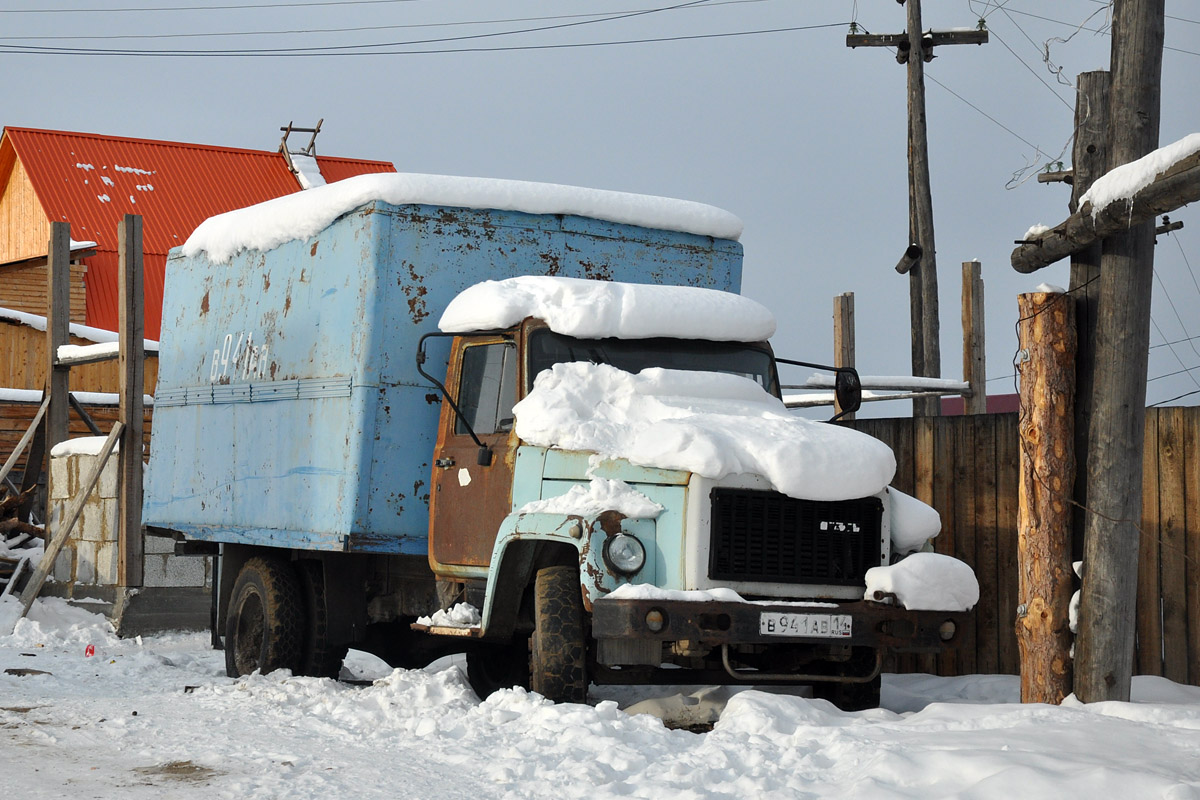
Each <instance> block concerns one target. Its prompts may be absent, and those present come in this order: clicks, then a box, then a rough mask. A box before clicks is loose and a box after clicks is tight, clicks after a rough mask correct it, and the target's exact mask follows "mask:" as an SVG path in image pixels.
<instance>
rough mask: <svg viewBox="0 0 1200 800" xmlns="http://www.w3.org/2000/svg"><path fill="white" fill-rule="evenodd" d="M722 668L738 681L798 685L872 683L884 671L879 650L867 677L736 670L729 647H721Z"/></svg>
mask: <svg viewBox="0 0 1200 800" xmlns="http://www.w3.org/2000/svg"><path fill="white" fill-rule="evenodd" d="M721 666H723V667H724V668H725V672H727V673H728V674H729V677H731V678H733V679H734V680H737V681H746V680H749V681H789V682H791V683H797V682H801V681H818V682H827V683H870V682H871V681H873V680H875V677H876V676H877V675H878V674H879V673H880V672H882V671H883V653H882V652H881V651H879V650H876V651H875V668H874V669H872V670H871V672H870V674H868V675H866V676H859V675H792V674H787V673H771V672H759V671H758V670H753V669H746V670H740V671H739V670H736V669H734V668H733V664H731V663H730V662H729V645H727V644H723V645H721Z"/></svg>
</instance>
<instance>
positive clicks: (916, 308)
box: [846, 0, 988, 416]
mask: <svg viewBox="0 0 1200 800" xmlns="http://www.w3.org/2000/svg"><path fill="white" fill-rule="evenodd" d="M899 2H901V3H904V2H905V0H899ZM906 5H907V23H908V24H907V30H906V31H905V33H902V34H883V35H876V34H858V33H851V34H849V35H847V36H846V46H847V47H860V46H865V47H895V48H896V61H897V62H899V63H901V64H906V65H907V67H908V237H909V243H910V247H911V246H912V245H917V246H918V247H919V248H920V252H921V255H920V257H919V258H918V259H916V260H915V261H914V262H912V264H911V267H910V268H909V270H908V272H909V313H910V320H911V325H912V369H913V375H915V376H920V377H929V378H938V377H941V374H942V367H941V346H940V344H939V337H940V333H941V331H940V325H939V322H938V290H937V258H936V256H935V253H934V251H935V247H934V239H933V196H932V193H931V191H930V188H929V141H928V137H927V136H926V128H925V62H926V61H931V60H933V57H934V55H933V48H934V47H935V46H938V45H943V44H984V43H985V42H987V40H988V34H987V31H986V30H976V31H928V32H923V31H922V26H921V0H907V3H906ZM938 409H939V406H938V399H937V398H936V397H926V398H918V399H915V400H913V414H914V416H937V414H938Z"/></svg>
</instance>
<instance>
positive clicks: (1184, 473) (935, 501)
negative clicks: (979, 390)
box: [847, 407, 1200, 685]
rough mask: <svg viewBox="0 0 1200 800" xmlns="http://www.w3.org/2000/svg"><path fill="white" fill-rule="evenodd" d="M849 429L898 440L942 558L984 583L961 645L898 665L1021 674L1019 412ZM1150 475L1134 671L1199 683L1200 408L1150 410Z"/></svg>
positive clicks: (908, 485)
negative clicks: (937, 524)
mask: <svg viewBox="0 0 1200 800" xmlns="http://www.w3.org/2000/svg"><path fill="white" fill-rule="evenodd" d="M847 424H848V425H849V426H850V427H854V428H856V429H858V430H861V431H863V432H865V433H869V434H871V435H872V436H875V437H877V438H879V439H881V440H883V441H884V442H887V443H888V444H889V445H891V447H892V449H893V450H894V451H895V452H896V463H897V470H896V479H895V481H894V485H895V487H896V488H897V489H899V490H900V491H902V492H906V493H908V494H911V495H914V496H915V497H919V498H920V499H922V500H925V501H926V502H930V503H931V504H932V505H933V506H934V508H936V509H937V510H938V512H939V513H940V514H941V515H942V533H941V535H940V536H939V537H938V538H937V539H936V540H935V544H936V549H937V551H938V552H941V553H946V554H949V555H953V556H955V557H957V558H960V559H962V560H963V561H966V562H967V563H968V564H970V565H971V566H972V567H973V568H974V569H975V574H976V576H977V577H978V578H979V593H980V597H979V605H978V606H976V609H975V626H974V630H973V631H972V632H971V633H970V634H969V635H968V636H967V637H966V638H965V639H964V641H963V642H962V644H961V645H960V647H959V648H958V649H956V650H955V651H952V652H949V653H946V654H945V655H942V656H939V657H937V658H936V659H934V658H929V657H904V658H901V659H899V660H898V663H896V664H895V665H894V669H896V670H897V671H901V672H935V673H938V674H942V675H963V674H970V673H976V672H978V673H1007V674H1017V673H1019V672H1020V655H1019V652H1018V650H1017V638H1016V634H1015V632H1014V628H1013V625H1014V621H1015V617H1016V608H1017V605H1018V603H1019V599H1018V597H1017V465H1018V459H1019V450H1018V448H1019V441H1018V438H1017V415H1016V414H987V415H979V416H966V417H961V416H960V417H936V418H919V419H907V418H906V419H860V420H856V421H854V422H851V423H847ZM1144 470H1145V480H1144V486H1143V512H1142V522H1141V528H1142V537H1141V555H1140V558H1139V568H1138V608H1137V624H1138V634H1137V636H1138V639H1137V654H1136V659H1135V664H1134V669H1135V674H1140V675H1161V676H1164V677H1167V678H1170V679H1171V680H1173V681H1176V682H1178V683H1190V684H1193V685H1200V407H1188V408H1180V407H1174V408H1151V409H1147V411H1146V448H1145V460H1144ZM1077 513H1080V512H1077Z"/></svg>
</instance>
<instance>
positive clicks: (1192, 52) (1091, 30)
mask: <svg viewBox="0 0 1200 800" xmlns="http://www.w3.org/2000/svg"><path fill="white" fill-rule="evenodd" d="M1005 11H1006V12H1007V13H1009V14H1020V15H1021V16H1024V17H1032V18H1034V19H1040V20H1044V21H1045V22H1053V23H1055V24H1057V25H1066V26H1067V27H1069V28H1075V27H1076V25H1075V23H1073V22H1066V21H1064V20H1061V19H1054V18H1052V17H1044V16H1042V15H1041V14H1034V13H1033V12H1031V11H1020V10H1018V9H1015V8H1006V9H1005ZM1182 21H1183V22H1193V20H1190V19H1189V20H1182ZM1078 30H1080V31H1087V32H1088V33H1096V34H1100V35H1101V36H1112V31H1109V30H1106V29H1104V28H1100V29H1097V28H1085V27H1079V28H1078ZM1163 50H1170V51H1172V52H1175V53H1184V54H1186V55H1189V56H1200V52H1196V51H1195V50H1185V49H1183V48H1182V47H1172V46H1170V45H1165V44H1164V45H1163Z"/></svg>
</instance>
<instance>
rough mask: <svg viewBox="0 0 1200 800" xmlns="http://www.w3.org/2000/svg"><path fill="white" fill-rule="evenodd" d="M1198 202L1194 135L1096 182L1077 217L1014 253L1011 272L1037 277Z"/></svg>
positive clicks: (1199, 166) (1199, 172)
mask: <svg viewBox="0 0 1200 800" xmlns="http://www.w3.org/2000/svg"><path fill="white" fill-rule="evenodd" d="M1097 187H1099V188H1098V189H1097ZM1121 200H1124V201H1125V202H1119V201H1121ZM1196 200H1200V134H1197V133H1193V134H1191V135H1189V136H1186V137H1184V138H1183V139H1180V140H1179V141H1178V142H1175V143H1174V144H1170V145H1167V146H1166V147H1162V148H1159V149H1158V150H1155V151H1154V152H1152V153H1150V154H1148V155H1146V156H1144V157H1142V158H1140V159H1138V160H1137V161H1133V162H1130V163H1128V164H1124V165H1122V166H1120V167H1117V168H1116V169H1114V170H1111V171H1109V172H1108V173H1107V174H1106V175H1104V176H1103V177H1101V178H1100V179H1099V180H1097V181H1096V182H1095V183H1094V184H1093V185H1092V188H1091V190H1089V191H1088V192H1087V193H1086V194H1084V195H1083V197H1081V198H1080V205H1079V210H1078V211H1077V212H1075V213H1074V214H1072V215H1071V216H1069V217H1067V219H1066V221H1065V222H1062V223H1060V224H1058V225H1056V226H1055V227H1053V228H1051V229H1050V230H1049V231H1047V232H1045V233H1043V234H1041V235H1040V236H1036V237H1034V238H1033V239H1030V240H1023V241H1024V244H1021V245H1020V246H1019V247H1017V248H1016V249H1015V250H1013V252H1012V257H1011V262H1012V266H1013V269H1015V270H1016V271H1017V272H1026V273H1028V272H1034V271H1036V270H1039V269H1041V268H1043V267H1047V266H1049V265H1050V264H1053V263H1054V262H1055V261H1058V260H1059V259H1063V258H1067V257H1068V256H1070V255H1072V254H1074V253H1076V252H1078V251H1080V250H1082V249H1084V248H1085V247H1088V246H1089V245H1091V244H1092V243H1093V242H1095V241H1096V240H1098V239H1103V238H1105V237H1107V236H1111V235H1113V234H1115V233H1119V232H1121V231H1125V230H1129V229H1130V228H1133V227H1135V226H1137V225H1139V224H1141V223H1143V222H1146V221H1147V220H1149V219H1152V218H1153V217H1156V216H1158V215H1159V214H1166V213H1168V212H1170V211H1174V210H1175V209H1177V208H1179V207H1180V206H1185V205H1187V204H1188V203H1192V202H1195V201H1196Z"/></svg>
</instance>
